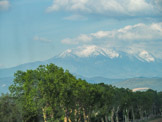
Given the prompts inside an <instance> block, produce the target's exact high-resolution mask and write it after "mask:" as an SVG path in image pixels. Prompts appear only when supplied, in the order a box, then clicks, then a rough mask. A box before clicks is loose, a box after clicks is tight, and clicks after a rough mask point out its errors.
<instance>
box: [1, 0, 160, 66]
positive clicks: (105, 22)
mask: <svg viewBox="0 0 162 122" xmlns="http://www.w3.org/2000/svg"><path fill="white" fill-rule="evenodd" d="M92 45H95V46H99V47H104V48H107V49H115V50H117V51H123V52H127V53H129V54H132V55H142V56H143V55H145V57H149V56H152V57H155V58H157V59H162V0H0V68H8V67H13V66H16V65H20V64H24V63H28V62H34V61H43V60H47V59H49V58H51V57H53V56H55V55H58V54H59V53H61V52H63V51H65V50H67V49H71V48H76V47H79V48H82V47H85V46H89V47H91V46H92Z"/></svg>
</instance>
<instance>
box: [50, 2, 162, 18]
mask: <svg viewBox="0 0 162 122" xmlns="http://www.w3.org/2000/svg"><path fill="white" fill-rule="evenodd" d="M59 10H60V11H62V10H63V11H70V12H83V13H89V14H102V15H108V16H153V15H159V16H161V12H162V2H161V0H53V4H52V5H51V6H49V7H48V8H47V12H52V11H59Z"/></svg>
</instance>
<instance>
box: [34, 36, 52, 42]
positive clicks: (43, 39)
mask: <svg viewBox="0 0 162 122" xmlns="http://www.w3.org/2000/svg"><path fill="white" fill-rule="evenodd" d="M33 40H35V41H41V42H51V41H52V40H49V39H47V38H44V37H39V36H34V38H33Z"/></svg>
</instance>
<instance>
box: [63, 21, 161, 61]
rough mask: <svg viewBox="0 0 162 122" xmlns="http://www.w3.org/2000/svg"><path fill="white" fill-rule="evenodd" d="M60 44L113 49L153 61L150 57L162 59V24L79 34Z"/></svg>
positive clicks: (131, 26) (129, 26)
mask: <svg viewBox="0 0 162 122" xmlns="http://www.w3.org/2000/svg"><path fill="white" fill-rule="evenodd" d="M61 42H62V43H63V44H70V45H79V46H80V45H97V46H101V47H106V48H115V49H116V50H118V51H124V52H127V53H129V54H138V56H139V57H141V58H147V59H148V61H153V60H154V58H153V57H152V56H151V55H154V56H155V57H157V58H162V48H161V47H162V22H160V23H152V24H149V25H146V24H143V23H139V24H136V25H128V26H125V27H123V28H120V29H117V30H112V31H102V30H101V31H98V32H96V33H90V34H81V35H79V36H78V37H75V38H65V39H63V40H62V41H61Z"/></svg>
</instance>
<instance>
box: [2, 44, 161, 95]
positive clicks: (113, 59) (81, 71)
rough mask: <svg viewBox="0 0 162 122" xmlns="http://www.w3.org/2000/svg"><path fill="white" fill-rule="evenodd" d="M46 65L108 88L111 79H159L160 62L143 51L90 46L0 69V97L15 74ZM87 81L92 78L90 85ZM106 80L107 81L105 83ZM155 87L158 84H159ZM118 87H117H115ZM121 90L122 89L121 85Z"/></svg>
mask: <svg viewBox="0 0 162 122" xmlns="http://www.w3.org/2000/svg"><path fill="white" fill-rule="evenodd" d="M49 63H54V64H56V65H58V66H61V67H63V68H64V69H68V70H69V71H70V72H71V73H73V74H75V75H76V76H84V77H86V78H87V79H88V80H90V81H91V82H95V81H101V82H105V80H106V81H108V82H105V83H110V84H111V82H110V79H127V78H134V77H147V78H150V77H162V70H161V69H162V60H161V59H157V58H155V57H154V56H153V55H151V54H150V53H149V52H147V51H146V50H141V51H139V52H137V53H132V52H131V51H130V52H124V51H123V52H122V51H118V50H115V49H109V48H103V47H97V46H94V45H92V46H83V47H79V48H74V49H68V50H66V51H64V52H63V53H61V54H59V55H57V56H54V57H53V58H51V59H48V60H46V61H39V62H32V63H27V64H23V65H19V66H16V67H12V68H7V69H0V89H1V91H0V93H1V92H2V91H6V90H7V87H8V86H9V85H11V84H12V80H13V74H14V73H15V72H16V71H17V70H27V69H35V68H37V67H38V66H39V65H43V64H49ZM98 76H99V77H98ZM103 77H104V78H103ZM89 78H92V80H93V81H92V80H91V79H89ZM105 78H108V80H107V79H105ZM8 79H9V80H8ZM87 79H86V80H87ZM96 79H97V80H96ZM88 80H87V81H88ZM113 81H114V80H113ZM126 84H127V82H126ZM133 84H135V82H133V83H132V85H133ZM156 84H157V83H156ZM158 84H161V81H160V80H159V81H158ZM113 85H115V84H113ZM129 85H130V84H129ZM117 86H120V85H118V84H117ZM121 86H122V87H123V85H121ZM130 86H131V85H130ZM144 86H145V84H144ZM144 86H142V87H144ZM156 86H158V85H156ZM130 88H131V87H130ZM150 88H155V87H153V83H152V87H150Z"/></svg>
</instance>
